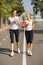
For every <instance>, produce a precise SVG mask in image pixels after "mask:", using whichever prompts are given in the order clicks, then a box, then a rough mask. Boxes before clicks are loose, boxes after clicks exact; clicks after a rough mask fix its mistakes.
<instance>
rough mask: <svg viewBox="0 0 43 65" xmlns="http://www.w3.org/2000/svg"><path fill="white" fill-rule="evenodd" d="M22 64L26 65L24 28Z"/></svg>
mask: <svg viewBox="0 0 43 65" xmlns="http://www.w3.org/2000/svg"><path fill="white" fill-rule="evenodd" d="M22 65H27V63H26V40H25V29H24V41H23V59H22Z"/></svg>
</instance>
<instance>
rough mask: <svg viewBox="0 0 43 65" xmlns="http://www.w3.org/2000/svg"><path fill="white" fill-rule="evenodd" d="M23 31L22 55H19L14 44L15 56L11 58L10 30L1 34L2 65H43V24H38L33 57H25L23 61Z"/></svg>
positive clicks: (0, 55)
mask: <svg viewBox="0 0 43 65" xmlns="http://www.w3.org/2000/svg"><path fill="white" fill-rule="evenodd" d="M23 38H24V34H23V31H20V45H21V54H18V53H17V46H16V42H14V52H15V55H14V56H13V57H10V56H9V55H10V51H9V48H10V37H9V32H8V30H6V31H3V32H0V65H23V62H24V64H25V61H26V64H25V65H43V24H40V23H36V25H35V30H34V40H33V55H32V56H31V57H30V56H27V55H25V54H24V56H25V61H23V45H24V44H23Z"/></svg>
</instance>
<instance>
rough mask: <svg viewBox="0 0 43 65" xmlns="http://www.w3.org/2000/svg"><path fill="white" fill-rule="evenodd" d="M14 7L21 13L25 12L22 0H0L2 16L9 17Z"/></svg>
mask: <svg viewBox="0 0 43 65" xmlns="http://www.w3.org/2000/svg"><path fill="white" fill-rule="evenodd" d="M12 9H16V10H17V12H18V14H19V15H21V13H22V12H24V7H23V3H22V0H0V16H1V15H2V16H4V17H8V16H9V15H10V12H11V11H12Z"/></svg>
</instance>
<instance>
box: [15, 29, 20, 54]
mask: <svg viewBox="0 0 43 65" xmlns="http://www.w3.org/2000/svg"><path fill="white" fill-rule="evenodd" d="M15 39H16V43H17V48H18V53H20V43H19V30H16V31H15Z"/></svg>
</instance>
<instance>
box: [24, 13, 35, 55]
mask: <svg viewBox="0 0 43 65" xmlns="http://www.w3.org/2000/svg"><path fill="white" fill-rule="evenodd" d="M25 23H26V24H25V25H24V27H25V36H26V41H27V48H28V50H27V53H28V55H32V41H33V28H34V21H33V20H32V19H31V16H30V14H29V13H26V20H25Z"/></svg>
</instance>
